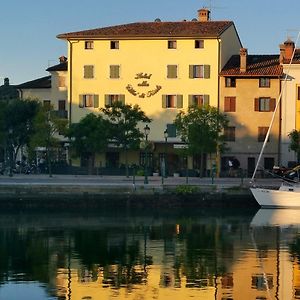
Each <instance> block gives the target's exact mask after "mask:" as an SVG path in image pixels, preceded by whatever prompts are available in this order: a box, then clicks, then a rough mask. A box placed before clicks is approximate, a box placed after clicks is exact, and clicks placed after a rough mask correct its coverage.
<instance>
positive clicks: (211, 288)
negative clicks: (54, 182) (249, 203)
mask: <svg viewBox="0 0 300 300" xmlns="http://www.w3.org/2000/svg"><path fill="white" fill-rule="evenodd" d="M298 222H300V210H299V211H290V210H259V211H258V212H256V211H250V212H247V213H241V212H239V213H237V212H233V211H223V212H220V211H215V210H213V211H212V210H211V211H208V212H204V211H199V212H196V211H193V212H189V211H176V213H175V212H174V213H170V212H168V213H167V214H164V213H162V212H160V213H158V212H150V211H149V212H147V213H145V212H135V213H132V212H131V213H125V212H124V213H114V214H113V213H108V212H107V213H106V214H104V213H95V214H87V213H84V212H83V213H82V214H81V215H78V214H63V213H60V214H55V213H50V214H45V213H40V214H38V213H36V214H26V213H18V214H3V213H2V214H1V215H0V244H1V248H0V283H1V285H0V299H1V300H2V299H5V300H15V299H18V300H19V299H23V300H26V299H30V300H35V299H37V300H45V299H51V300H56V299H71V300H83V299H84V300H88V299H90V300H96V299H97V300H100V299H101V300H106V299H110V300H114V299H128V300H142V299H145V300H150V299H164V300H168V299H172V300H176V299H205V300H210V299H220V300H226V299H227V300H229V299H235V300H239V299H241V300H248V299H249V300H252V299H256V300H258V299H260V300H263V299H281V300H289V299H300V264H299V258H300V229H299V228H300V226H298V224H297V223H298Z"/></svg>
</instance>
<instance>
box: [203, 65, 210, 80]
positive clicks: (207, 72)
mask: <svg viewBox="0 0 300 300" xmlns="http://www.w3.org/2000/svg"><path fill="white" fill-rule="evenodd" d="M204 78H210V65H204Z"/></svg>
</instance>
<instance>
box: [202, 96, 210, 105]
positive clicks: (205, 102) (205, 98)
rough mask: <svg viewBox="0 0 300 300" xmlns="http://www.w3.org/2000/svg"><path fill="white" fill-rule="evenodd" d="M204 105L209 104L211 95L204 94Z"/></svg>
mask: <svg viewBox="0 0 300 300" xmlns="http://www.w3.org/2000/svg"><path fill="white" fill-rule="evenodd" d="M203 105H209V95H203Z"/></svg>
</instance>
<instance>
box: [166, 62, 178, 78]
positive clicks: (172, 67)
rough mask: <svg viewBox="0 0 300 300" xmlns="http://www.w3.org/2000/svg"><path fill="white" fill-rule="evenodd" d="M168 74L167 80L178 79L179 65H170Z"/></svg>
mask: <svg viewBox="0 0 300 300" xmlns="http://www.w3.org/2000/svg"><path fill="white" fill-rule="evenodd" d="M167 73H168V74H167V78H177V65H168V66H167Z"/></svg>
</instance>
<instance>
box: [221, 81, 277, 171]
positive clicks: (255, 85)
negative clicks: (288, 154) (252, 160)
mask: <svg viewBox="0 0 300 300" xmlns="http://www.w3.org/2000/svg"><path fill="white" fill-rule="evenodd" d="M279 93H280V80H279V79H278V78H277V79H271V85H270V88H260V87H259V78H241V79H239V78H237V79H236V87H232V88H231V87H225V78H224V77H221V79H220V111H221V112H224V98H225V97H226V96H227V97H236V112H226V115H227V116H228V118H229V126H235V127H236V139H235V142H227V145H228V146H229V147H230V150H229V152H228V153H227V154H231V155H244V158H243V160H244V161H243V162H242V161H241V163H242V164H243V166H242V167H246V161H247V157H253V156H256V157H258V154H259V152H260V150H261V148H262V144H263V143H262V142H258V141H257V136H258V127H269V126H270V122H271V118H272V115H273V112H258V111H255V110H254V99H255V98H259V97H270V98H274V99H276V100H277V98H278V95H279ZM279 113H280V110H279V109H278V110H277V113H276V115H275V121H274V124H273V127H272V130H271V134H270V142H268V143H267V146H266V148H265V151H264V156H267V157H270V156H271V157H274V158H275V163H276V159H277V153H278V136H279Z"/></svg>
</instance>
